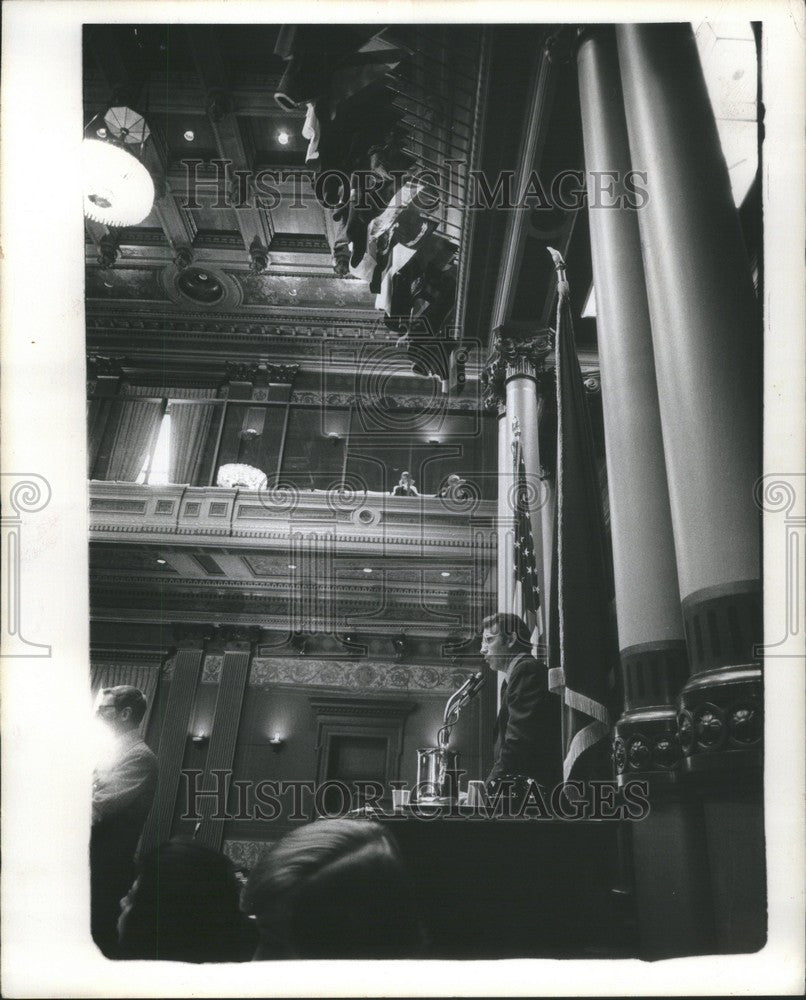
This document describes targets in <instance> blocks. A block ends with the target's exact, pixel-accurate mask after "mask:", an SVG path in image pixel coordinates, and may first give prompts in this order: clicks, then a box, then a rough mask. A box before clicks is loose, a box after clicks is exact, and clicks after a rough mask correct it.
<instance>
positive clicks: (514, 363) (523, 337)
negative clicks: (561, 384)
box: [481, 323, 552, 406]
mask: <svg viewBox="0 0 806 1000" xmlns="http://www.w3.org/2000/svg"><path fill="white" fill-rule="evenodd" d="M551 347H552V343H551V330H546V329H540V330H535V328H534V327H533V326H525V325H523V324H518V323H504V324H503V325H502V326H499V327H496V329H495V330H494V331H493V345H492V351H491V352H490V356H489V358H488V359H487V364H486V365H485V367H484V369H483V371H482V373H481V387H482V394H483V397H484V401H485V402H486V403H487V404H488V405H491V404H493V403H497V404H498V405H499V406H502V405H503V404H504V400H505V397H506V392H505V386H506V383H507V381H508V380H509V379H510V378H513V377H514V376H516V375H525V376H527V377H530V378H534V379H537V378H538V377H539V376H540V375H542V373H543V371H544V367H545V361H546V358H547V357H548V355H549V353H550V351H551Z"/></svg>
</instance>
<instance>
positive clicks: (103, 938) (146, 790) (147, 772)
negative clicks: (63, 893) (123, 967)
mask: <svg viewBox="0 0 806 1000" xmlns="http://www.w3.org/2000/svg"><path fill="white" fill-rule="evenodd" d="M146 707H147V702H146V697H145V695H144V694H143V692H142V691H140V690H139V689H138V688H136V687H132V686H131V685H128V684H121V685H118V686H117V687H109V688H104V689H103V690H102V691H101V693H100V696H99V699H98V704H97V706H96V709H95V717H96V719H97V720H98V721H99V722H100V723H101V725H102V727H103V731H104V732H105V735H106V737H107V740H106V750H105V752H104V754H103V756H102V759H100V760H99V761H98V762H97V763H96V767H95V772H94V775H93V785H92V833H91V837H90V883H91V925H92V936H93V939H94V940H95V943H96V944H97V945H98V947H99V948H100V949H101V951H102V952H103V953H104V955H106V956H107V957H112V956H113V955H114V952H115V947H116V944H117V919H118V906H119V900H120V897H121V896H122V895H123V894H124V893H125V892H126V891H127V889H128V888H129V886H130V885H131V883H132V879H133V878H134V854H135V851H136V849H137V842H138V840H139V839H140V834H141V833H142V830H143V824H144V823H145V820H146V816H148V812H149V810H150V808H151V803H152V801H153V799H154V790H155V788H156V786H157V758H156V757H155V756H154V753H153V752H152V751H151V749H150V748H149V747H148V746H146V744H145V742H144V740H143V737H142V736H141V734H140V723H141V722H142V720H143V717H144V716H145V711H146Z"/></svg>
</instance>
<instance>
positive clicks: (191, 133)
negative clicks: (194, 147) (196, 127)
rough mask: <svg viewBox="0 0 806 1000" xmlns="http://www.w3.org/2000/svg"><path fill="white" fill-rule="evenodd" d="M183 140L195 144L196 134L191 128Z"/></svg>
mask: <svg viewBox="0 0 806 1000" xmlns="http://www.w3.org/2000/svg"><path fill="white" fill-rule="evenodd" d="M183 138H184V140H185V142H193V140H194V139H195V138H196V133H195V132H194V131H193V129H191V128H189V129H188V130H187V132H185V134H184V136H183Z"/></svg>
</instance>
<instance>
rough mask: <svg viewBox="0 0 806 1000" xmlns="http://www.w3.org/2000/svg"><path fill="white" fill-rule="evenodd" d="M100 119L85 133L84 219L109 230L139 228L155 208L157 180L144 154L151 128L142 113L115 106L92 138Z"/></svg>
mask: <svg viewBox="0 0 806 1000" xmlns="http://www.w3.org/2000/svg"><path fill="white" fill-rule="evenodd" d="M100 118H101V116H100V115H97V116H96V117H95V118H94V119H93V120H92V121H91V122H90V124H89V125H88V126H87V128H86V129H85V138H84V142H83V148H82V156H83V169H84V215H85V216H86V217H87V218H88V219H92V220H93V221H94V222H100V223H102V224H103V225H105V226H112V227H114V228H120V227H122V226H136V225H137V224H138V223H140V222H142V221H143V219H145V218H146V216H147V215H148V213H149V212H150V211H151V207H152V205H153V204H154V181H153V179H152V177H151V174H150V173H149V172H148V170H147V168H146V167H145V166H144V164H143V163H142V162H141V161H140V159H139V158H138V156H137V155H136V154H135V150H137V153H139V154H142V150H143V146H144V145H145V142H146V140H147V139H148V137H149V135H150V134H151V133H150V130H149V128H148V125H147V124H146V122H145V119H144V118H143V116H142V115H139V114H138V113H137V112H136V111H132V109H131V108H127V107H115V108H109V110H108V111H107V112H106V113H105V114H104V115H103V124H102V125H100V126H99V127H97V128H96V129H95V136H96V137H97V138H89V137H87V133H88V132H90V133H91V132H92V129H93V126H95V125H96V124H97V123H98V122H99V119H100Z"/></svg>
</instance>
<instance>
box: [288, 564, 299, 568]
mask: <svg viewBox="0 0 806 1000" xmlns="http://www.w3.org/2000/svg"><path fill="white" fill-rule="evenodd" d="M288 568H289V569H296V568H297V567H296V565H295V564H294V563H289V564H288Z"/></svg>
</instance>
